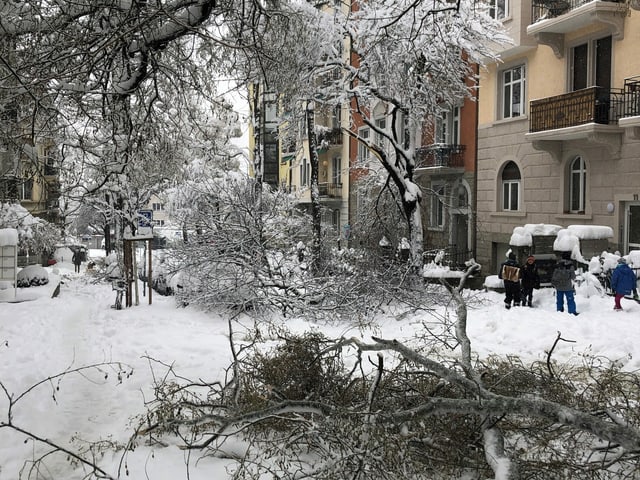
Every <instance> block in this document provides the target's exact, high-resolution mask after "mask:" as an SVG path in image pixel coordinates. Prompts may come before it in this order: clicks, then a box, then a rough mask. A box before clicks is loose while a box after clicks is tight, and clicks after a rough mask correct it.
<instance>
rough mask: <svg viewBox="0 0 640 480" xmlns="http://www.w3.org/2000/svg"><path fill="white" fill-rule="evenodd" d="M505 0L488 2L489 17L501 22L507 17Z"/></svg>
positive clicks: (490, 0)
mask: <svg viewBox="0 0 640 480" xmlns="http://www.w3.org/2000/svg"><path fill="white" fill-rule="evenodd" d="M507 7H508V3H507V0H489V16H490V17H491V18H494V19H496V20H501V19H503V18H505V17H506V16H507Z"/></svg>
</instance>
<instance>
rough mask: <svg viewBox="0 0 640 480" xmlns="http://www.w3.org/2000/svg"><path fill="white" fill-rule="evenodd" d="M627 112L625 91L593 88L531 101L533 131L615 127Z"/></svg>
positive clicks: (530, 116)
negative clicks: (613, 125) (592, 124)
mask: <svg viewBox="0 0 640 480" xmlns="http://www.w3.org/2000/svg"><path fill="white" fill-rule="evenodd" d="M623 109H624V93H623V91H622V90H621V89H604V88H601V87H589V88H583V89H582V90H576V91H575V92H569V93H565V94H563V95H556V96H554V97H548V98H542V99H539V100H533V101H531V103H530V105H529V132H531V133H533V132H542V131H545V130H555V129H558V128H568V127H575V126H577V125H584V124H587V123H600V124H604V125H608V124H615V123H616V122H617V121H618V120H619V119H620V118H621V117H622V112H623Z"/></svg>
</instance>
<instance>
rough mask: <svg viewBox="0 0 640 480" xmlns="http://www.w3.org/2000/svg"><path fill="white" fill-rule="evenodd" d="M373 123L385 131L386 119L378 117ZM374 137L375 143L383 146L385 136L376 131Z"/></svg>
mask: <svg viewBox="0 0 640 480" xmlns="http://www.w3.org/2000/svg"><path fill="white" fill-rule="evenodd" d="M375 125H376V127H377V128H379V129H380V130H382V131H385V130H386V129H387V119H386V118H378V119H376V121H375ZM375 139H376V140H375V144H376V145H378V146H380V147H383V148H384V145H385V140H386V137H385V136H384V135H382V134H381V133H378V132H376V135H375Z"/></svg>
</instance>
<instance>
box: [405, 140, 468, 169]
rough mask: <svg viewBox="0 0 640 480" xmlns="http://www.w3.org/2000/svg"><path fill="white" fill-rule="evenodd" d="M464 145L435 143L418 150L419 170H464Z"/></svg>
mask: <svg viewBox="0 0 640 480" xmlns="http://www.w3.org/2000/svg"><path fill="white" fill-rule="evenodd" d="M464 149H465V146H464V145H452V144H446V143H434V144H433V145H428V146H426V147H420V148H416V164H417V166H418V168H437V167H440V168H464V157H463V153H464Z"/></svg>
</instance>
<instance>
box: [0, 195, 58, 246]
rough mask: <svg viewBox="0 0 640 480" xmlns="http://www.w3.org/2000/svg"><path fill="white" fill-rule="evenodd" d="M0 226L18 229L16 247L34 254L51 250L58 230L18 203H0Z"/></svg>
mask: <svg viewBox="0 0 640 480" xmlns="http://www.w3.org/2000/svg"><path fill="white" fill-rule="evenodd" d="M0 228H15V229H16V230H17V231H18V247H19V248H20V249H22V250H25V251H31V252H34V253H36V254H42V253H44V252H53V249H54V245H55V244H56V243H57V242H58V241H59V240H60V232H59V231H58V230H57V229H56V227H55V226H54V225H52V224H50V223H49V222H47V221H45V220H43V219H41V218H36V217H34V216H33V215H31V214H30V213H29V211H28V210H27V209H26V208H24V207H23V206H21V205H20V204H18V203H0Z"/></svg>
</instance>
